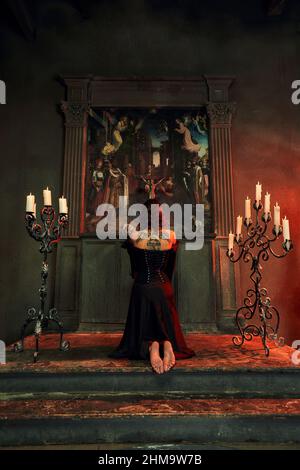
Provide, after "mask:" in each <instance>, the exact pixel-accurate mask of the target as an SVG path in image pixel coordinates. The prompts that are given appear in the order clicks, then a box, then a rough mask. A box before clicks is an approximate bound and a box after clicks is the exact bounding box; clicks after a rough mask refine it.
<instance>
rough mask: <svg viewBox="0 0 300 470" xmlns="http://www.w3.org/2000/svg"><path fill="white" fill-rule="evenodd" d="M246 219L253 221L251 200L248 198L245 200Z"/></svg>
mask: <svg viewBox="0 0 300 470" xmlns="http://www.w3.org/2000/svg"><path fill="white" fill-rule="evenodd" d="M245 218H246V219H251V199H249V197H248V196H247V199H245Z"/></svg>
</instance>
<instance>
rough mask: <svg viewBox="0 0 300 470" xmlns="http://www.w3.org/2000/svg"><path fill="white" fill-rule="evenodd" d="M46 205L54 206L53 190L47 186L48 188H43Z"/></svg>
mask: <svg viewBox="0 0 300 470" xmlns="http://www.w3.org/2000/svg"><path fill="white" fill-rule="evenodd" d="M43 197H44V206H52V199H51V191H50V189H49V188H48V186H47V189H44V190H43Z"/></svg>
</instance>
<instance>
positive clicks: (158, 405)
mask: <svg viewBox="0 0 300 470" xmlns="http://www.w3.org/2000/svg"><path fill="white" fill-rule="evenodd" d="M151 441H152V442H156V443H157V442H161V443H163V442H173V443H174V442H182V441H187V442H198V443H199V442H215V443H217V442H222V443H226V442H228V443H229V442H260V443H261V442H268V443H272V442H273V443H274V442H280V443H288V442H295V443H297V442H300V399H283V398H281V399H278V398H277V399H271V398H268V399H259V398H252V399H247V398H238V399H237V398H225V399H224V398H222V399H217V398H213V399H212V398H210V399H208V398H194V397H193V398H191V397H183V398H172V399H170V398H165V399H163V398H161V397H160V398H155V397H152V398H148V397H147V396H146V397H145V396H143V395H133V394H131V395H130V396H128V395H122V394H119V396H118V397H116V396H108V395H103V396H98V397H93V398H86V397H84V398H83V397H81V398H79V397H75V396H74V397H73V398H70V397H68V398H66V397H65V398H62V397H57V398H53V396H52V397H50V396H48V397H46V396H44V397H37V396H33V397H31V398H30V399H28V397H24V396H23V397H22V396H21V395H19V396H17V397H16V396H14V397H12V396H11V397H10V398H9V399H3V397H2V399H1V400H0V445H1V446H22V445H41V444H65V443H68V444H72V443H74V444H79V443H80V444H88V443H94V444H95V443H104V442H108V443H112V442H114V443H117V442H127V443H130V442H134V443H139V442H140V443H143V442H145V443H147V442H151Z"/></svg>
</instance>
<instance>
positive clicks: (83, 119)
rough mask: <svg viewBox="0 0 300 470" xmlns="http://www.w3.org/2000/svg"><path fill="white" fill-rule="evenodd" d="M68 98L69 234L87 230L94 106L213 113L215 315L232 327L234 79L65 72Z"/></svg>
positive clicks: (66, 178)
mask: <svg viewBox="0 0 300 470" xmlns="http://www.w3.org/2000/svg"><path fill="white" fill-rule="evenodd" d="M62 78H63V82H64V84H65V86H66V100H65V101H63V102H62V103H61V109H62V111H63V113H64V116H65V147H64V176H63V192H64V195H65V196H66V197H67V198H68V201H69V210H70V223H69V227H68V231H67V233H66V234H65V237H67V238H78V237H80V235H81V234H82V233H83V231H84V185H85V172H86V161H87V125H88V119H87V118H88V111H89V108H90V107H106V106H111V107H198V106H203V105H204V106H206V108H207V113H208V116H209V124H210V129H209V135H210V162H211V186H212V219H213V235H214V236H213V238H214V240H213V250H212V251H213V266H214V273H213V274H214V276H215V286H216V309H217V312H216V318H217V325H218V326H219V328H220V329H222V330H228V329H232V327H233V312H234V311H235V308H236V288H235V285H236V282H235V273H234V268H233V266H232V264H231V263H229V260H228V259H227V257H226V249H227V236H228V233H229V231H230V229H232V228H233V214H234V212H233V209H234V208H233V181H232V157H231V122H232V116H233V114H234V110H235V104H234V103H232V102H231V101H230V100H229V88H230V86H231V84H232V82H233V80H234V78H233V77H224V76H202V77H196V78H187V79H183V78H176V79H170V78H166V79H150V78H149V79H127V78H124V79H121V78H116V79H107V78H103V77H93V76H85V77H81V76H64V77H62Z"/></svg>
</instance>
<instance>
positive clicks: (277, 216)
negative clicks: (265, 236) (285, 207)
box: [274, 202, 280, 227]
mask: <svg viewBox="0 0 300 470" xmlns="http://www.w3.org/2000/svg"><path fill="white" fill-rule="evenodd" d="M274 225H275V227H279V225H280V206H279V205H278V202H276V205H275V206H274Z"/></svg>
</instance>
